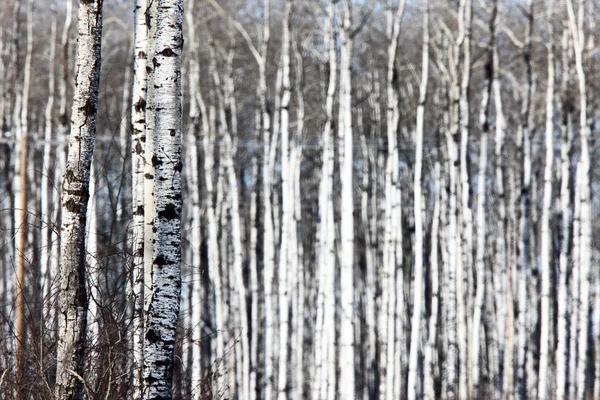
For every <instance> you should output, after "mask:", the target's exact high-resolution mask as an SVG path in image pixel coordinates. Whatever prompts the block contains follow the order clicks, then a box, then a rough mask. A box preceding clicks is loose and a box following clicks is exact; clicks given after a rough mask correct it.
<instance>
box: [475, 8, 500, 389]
mask: <svg viewBox="0 0 600 400" xmlns="http://www.w3.org/2000/svg"><path fill="white" fill-rule="evenodd" d="M496 14H497V4H496V1H494V3H492V9H491V11H490V21H489V29H490V40H489V44H488V47H487V53H488V54H487V55H488V60H487V64H486V66H485V71H486V75H485V78H484V79H485V81H484V89H483V93H482V95H481V111H480V115H479V125H480V126H481V139H480V151H479V175H478V178H477V252H476V267H477V283H476V287H477V289H476V294H475V307H474V315H473V327H472V329H473V337H472V340H473V342H472V343H473V348H472V350H471V360H472V365H473V369H472V376H471V383H472V395H473V396H474V397H480V396H481V393H482V388H481V386H480V380H481V368H480V354H481V353H483V351H481V344H480V343H481V342H480V339H481V334H480V333H481V328H482V326H481V325H482V316H483V315H484V311H485V309H484V301H485V298H486V290H489V289H488V284H489V282H490V281H489V280H488V278H487V271H486V265H485V245H486V226H485V223H486V213H485V208H486V196H485V194H486V189H487V185H486V170H487V141H488V134H489V127H490V123H489V104H490V96H491V92H492V82H493V74H494V46H495V40H496ZM490 308H491V307H490Z"/></svg>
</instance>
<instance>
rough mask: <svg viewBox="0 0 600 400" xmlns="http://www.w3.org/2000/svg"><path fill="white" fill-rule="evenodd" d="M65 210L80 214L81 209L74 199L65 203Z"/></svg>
mask: <svg viewBox="0 0 600 400" xmlns="http://www.w3.org/2000/svg"><path fill="white" fill-rule="evenodd" d="M65 208H66V209H67V210H68V211H69V212H72V213H78V212H79V207H78V204H77V202H76V201H75V200H73V199H69V200H67V201H66V202H65Z"/></svg>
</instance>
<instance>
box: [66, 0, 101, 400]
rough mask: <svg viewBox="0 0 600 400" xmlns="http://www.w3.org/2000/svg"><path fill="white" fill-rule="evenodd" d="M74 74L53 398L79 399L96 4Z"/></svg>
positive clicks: (88, 6)
mask: <svg viewBox="0 0 600 400" xmlns="http://www.w3.org/2000/svg"><path fill="white" fill-rule="evenodd" d="M78 15H79V22H78V42H77V60H78V63H77V74H76V80H75V93H74V98H73V107H72V109H71V134H70V138H69V155H68V159H67V168H66V172H65V177H64V182H63V189H62V228H61V236H62V238H64V240H63V241H62V243H61V262H60V300H59V302H60V306H59V308H60V314H59V332H58V349H57V358H56V363H57V365H56V368H57V371H56V387H55V397H56V398H58V399H70V398H81V396H82V389H83V385H82V381H81V380H82V379H81V376H82V375H83V366H84V356H85V347H86V328H87V315H86V314H87V308H88V299H87V290H86V270H85V225H86V212H87V206H88V199H89V183H90V167H91V163H92V156H93V153H94V139H95V136H96V116H97V109H98V89H99V84H100V57H101V56H100V55H101V42H102V40H101V39H102V1H91V2H89V3H82V4H80V7H79V14H78Z"/></svg>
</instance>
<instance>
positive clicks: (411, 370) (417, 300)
mask: <svg viewBox="0 0 600 400" xmlns="http://www.w3.org/2000/svg"><path fill="white" fill-rule="evenodd" d="M424 6H425V11H424V13H423V49H422V67H421V68H422V75H421V85H420V88H419V105H418V107H417V126H416V131H415V165H414V186H413V188H414V189H413V191H414V203H413V204H414V212H415V242H414V243H415V245H414V249H415V265H414V276H415V279H414V286H413V297H414V300H413V311H412V321H411V337H410V360H409V364H408V399H409V400H414V399H416V398H417V397H420V395H419V393H418V392H417V373H418V368H419V359H420V353H421V351H420V343H421V333H420V328H421V323H422V321H421V320H422V317H423V314H424V308H425V307H424V305H423V300H424V291H425V288H424V276H425V271H424V270H423V253H424V251H425V249H424V245H423V214H422V207H423V206H422V203H423V200H422V197H423V195H422V186H421V185H422V170H423V130H424V129H423V125H424V120H425V103H426V101H427V84H428V81H429V0H425V2H424ZM396 356H398V355H396Z"/></svg>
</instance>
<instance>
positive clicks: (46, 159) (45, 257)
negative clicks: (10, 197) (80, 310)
mask: <svg viewBox="0 0 600 400" xmlns="http://www.w3.org/2000/svg"><path fill="white" fill-rule="evenodd" d="M50 26H51V28H50V54H49V56H48V58H49V59H50V63H49V65H48V101H47V103H46V109H45V111H44V120H45V125H44V155H43V162H42V166H43V167H42V169H43V171H44V173H43V175H42V190H41V210H40V212H41V216H42V228H41V229H40V235H41V243H40V246H41V248H40V252H41V254H40V291H41V292H40V294H41V298H42V308H41V309H40V312H41V314H40V315H41V317H42V320H43V321H45V322H44V325H45V326H46V327H48V328H51V319H50V318H49V317H50V309H51V308H52V307H51V304H52V302H51V298H50V296H51V291H50V284H51V282H52V275H50V263H51V259H52V258H53V257H56V256H57V254H55V253H54V251H53V250H54V245H53V243H52V241H51V240H50V237H51V233H52V231H53V229H52V214H51V210H53V209H55V208H57V207H58V205H56V204H54V205H51V203H50V199H51V189H52V185H51V177H50V173H51V171H52V168H51V167H50V166H51V159H52V146H51V143H50V141H51V140H52V134H53V129H54V120H53V115H54V114H53V112H54V91H55V80H54V73H55V72H54V60H55V58H56V13H55V12H53V13H52V22H51V25H50ZM0 74H2V72H1V71H0ZM1 96H2V94H0V101H2V100H1ZM1 124H2V119H1V118H0V125H1ZM57 154H58V153H57Z"/></svg>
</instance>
